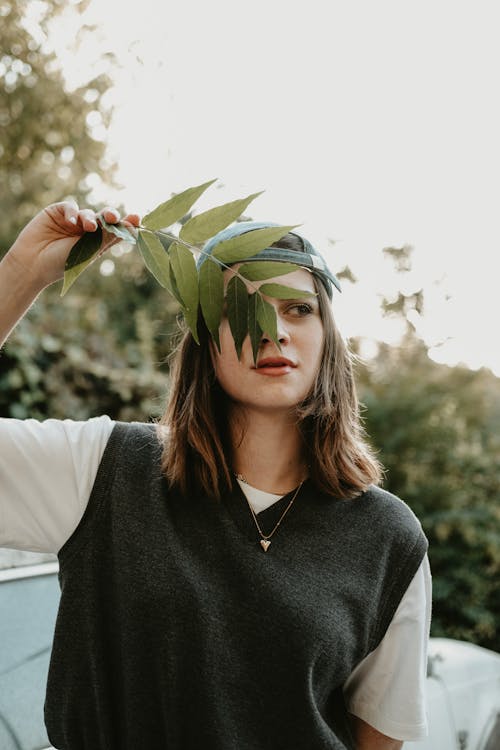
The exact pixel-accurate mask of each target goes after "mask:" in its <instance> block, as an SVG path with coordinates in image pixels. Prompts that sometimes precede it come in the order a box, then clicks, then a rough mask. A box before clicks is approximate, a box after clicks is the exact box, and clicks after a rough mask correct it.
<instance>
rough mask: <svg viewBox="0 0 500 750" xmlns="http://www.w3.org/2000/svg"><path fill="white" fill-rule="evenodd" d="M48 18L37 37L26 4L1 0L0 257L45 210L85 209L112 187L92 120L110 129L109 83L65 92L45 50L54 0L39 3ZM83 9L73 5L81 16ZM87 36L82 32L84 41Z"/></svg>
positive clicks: (102, 79)
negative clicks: (100, 189) (94, 195)
mask: <svg viewBox="0 0 500 750" xmlns="http://www.w3.org/2000/svg"><path fill="white" fill-rule="evenodd" d="M37 5H38V6H39V7H38V10H39V11H40V12H42V17H41V20H40V22H39V25H38V27H37V33H36V36H33V35H32V34H31V33H30V32H29V31H28V30H27V28H26V26H25V23H24V17H25V13H26V9H27V7H28V2H27V0H16V1H15V2H14V0H3V2H2V15H1V27H2V30H1V35H2V55H1V61H2V65H1V66H0V195H1V196H2V214H1V216H0V255H2V253H3V252H5V251H6V250H7V249H8V248H9V247H10V246H11V245H12V243H13V241H14V239H15V237H16V235H17V232H18V231H19V228H20V227H23V226H24V225H25V224H26V223H27V222H28V221H29V220H30V219H31V218H33V216H34V215H35V213H36V212H37V211H38V210H39V209H40V206H46V205H48V204H50V203H54V202H56V201H60V200H63V199H65V198H67V197H69V196H72V197H74V198H75V199H76V200H77V201H78V202H80V203H82V204H85V203H86V198H87V195H88V194H89V192H90V190H91V186H90V184H89V182H88V179H87V178H88V177H89V175H92V177H93V179H94V180H95V181H102V182H107V183H108V184H112V182H113V175H114V171H115V167H114V166H113V165H110V164H108V163H107V162H106V159H105V144H104V142H102V141H100V140H96V139H95V138H94V137H93V131H92V129H91V127H90V125H89V124H88V123H89V120H90V121H92V119H94V120H100V122H101V123H102V125H103V126H104V127H106V126H107V124H108V123H109V118H110V114H111V113H110V111H109V110H108V109H106V108H105V107H104V105H103V103H102V102H103V95H104V94H105V93H106V91H107V90H108V89H109V87H110V84H111V81H110V79H109V78H108V77H107V76H106V75H99V76H98V77H96V78H93V79H92V80H89V81H88V82H86V84H85V85H84V86H82V87H81V88H78V89H76V90H74V91H67V90H66V88H65V84H64V78H63V74H62V71H61V68H60V66H59V64H58V62H57V59H56V57H55V55H54V54H53V53H49V52H47V51H46V47H47V45H46V43H45V38H44V31H45V27H46V24H47V23H48V21H49V20H50V18H52V17H53V16H54V15H55V14H57V13H58V12H59V10H60V9H61V8H62V4H61V3H58V2H55V0H45V2H44V3H39V4H37ZM82 7H83V4H80V6H75V8H74V12H75V13H78V12H79V9H80V8H82ZM84 33H85V31H84V30H82V34H84Z"/></svg>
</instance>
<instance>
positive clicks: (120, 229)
mask: <svg viewBox="0 0 500 750" xmlns="http://www.w3.org/2000/svg"><path fill="white" fill-rule="evenodd" d="M97 221H98V222H99V224H100V225H101V226H102V228H103V229H105V230H106V232H110V233H111V234H114V235H116V237H119V238H120V239H121V240H124V241H125V242H131V243H132V244H133V245H135V244H136V238H135V237H134V235H133V234H132V232H131V231H130V230H129V229H127V227H124V226H123V225H121V224H108V222H107V221H106V220H105V219H104V217H103V216H101V214H98V215H97Z"/></svg>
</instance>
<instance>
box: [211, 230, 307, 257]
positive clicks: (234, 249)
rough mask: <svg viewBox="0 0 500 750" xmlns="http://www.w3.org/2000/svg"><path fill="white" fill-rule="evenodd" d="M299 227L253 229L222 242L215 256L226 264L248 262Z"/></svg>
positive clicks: (215, 251) (214, 253)
mask: <svg viewBox="0 0 500 750" xmlns="http://www.w3.org/2000/svg"><path fill="white" fill-rule="evenodd" d="M297 226H298V224H294V225H293V226H292V225H290V226H280V227H265V228H264V229H251V230H250V231H249V232H245V234H240V235H239V236H238V237H232V238H231V239H230V240H224V242H221V243H220V244H219V245H217V247H216V248H215V250H214V252H213V256H214V258H218V259H219V260H221V261H223V262H224V263H237V262H238V261H240V260H246V258H251V257H252V255H257V253H259V252H260V251H261V250H264V249H265V248H266V247H269V245H272V243H273V242H276V241H277V240H279V239H281V238H282V237H283V236H284V235H285V234H287V232H290V231H291V230H292V229H295V227H297Z"/></svg>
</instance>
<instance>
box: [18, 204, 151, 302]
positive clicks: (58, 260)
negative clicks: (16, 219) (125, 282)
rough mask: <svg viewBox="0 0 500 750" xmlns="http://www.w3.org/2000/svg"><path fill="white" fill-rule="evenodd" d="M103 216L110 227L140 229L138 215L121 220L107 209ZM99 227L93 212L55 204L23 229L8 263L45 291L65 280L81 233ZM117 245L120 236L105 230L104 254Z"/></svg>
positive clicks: (116, 214)
mask: <svg viewBox="0 0 500 750" xmlns="http://www.w3.org/2000/svg"><path fill="white" fill-rule="evenodd" d="M101 213H102V215H103V217H104V219H105V220H106V221H107V222H108V223H109V224H117V223H118V222H119V221H121V223H122V224H125V225H127V226H129V227H137V226H139V223H140V218H139V216H138V215H137V214H127V215H126V216H125V217H124V218H123V219H120V215H119V213H118V212H117V211H116V210H115V209H113V208H105V209H104V210H103V211H102V212H101ZM97 226H98V225H97V221H96V214H95V212H94V211H92V210H91V209H89V208H82V209H81V208H79V207H78V205H77V204H76V203H75V202H74V201H63V202H61V203H52V204H51V205H50V206H47V207H46V208H44V209H43V210H42V211H40V213H38V214H37V215H36V216H35V217H34V218H33V219H32V220H31V221H30V222H29V224H27V225H26V226H25V227H24V229H23V230H22V231H21V232H20V234H19V236H18V238H17V239H16V241H15V242H14V244H13V246H12V247H11V249H10V250H9V252H8V253H7V255H6V256H5V260H6V262H8V263H11V264H14V265H15V266H17V269H18V272H19V273H25V274H27V275H28V277H29V279H30V281H31V283H32V285H33V286H34V287H37V288H39V289H40V290H41V289H44V288H45V287H46V286H49V284H52V283H54V282H55V281H58V280H59V279H61V278H62V277H63V275H64V266H65V263H66V259H67V257H68V255H69V253H70V251H71V248H72V247H73V245H74V244H75V243H76V242H77V241H78V240H79V238H80V237H81V236H82V234H84V233H85V232H95V231H96V229H97ZM117 242H120V239H119V238H118V237H116V236H115V235H114V234H111V233H109V232H106V231H105V230H103V240H102V245H101V252H104V251H105V250H107V249H108V248H110V247H111V246H112V245H114V244H116V243H117Z"/></svg>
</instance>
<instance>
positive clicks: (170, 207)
mask: <svg viewBox="0 0 500 750" xmlns="http://www.w3.org/2000/svg"><path fill="white" fill-rule="evenodd" d="M214 182H215V180H210V181H209V182H205V183H204V184H203V185H197V186H196V187H191V188H188V189H187V190H183V191H182V193H178V194H177V195H174V196H173V197H172V198H170V199H169V200H168V201H165V203H161V204H160V205H159V206H157V207H156V208H155V209H154V211H151V213H149V214H147V216H145V217H144V219H143V220H142V224H143V226H144V227H146V229H163V228H164V227H169V226H171V225H172V224H174V223H175V222H176V221H179V219H182V217H183V216H185V214H187V212H188V211H189V210H190V209H191V207H192V206H193V205H194V203H196V201H197V200H198V198H199V197H200V195H202V194H203V193H204V192H205V190H206V189H207V188H208V187H210V185H212V184H213V183H214Z"/></svg>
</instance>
